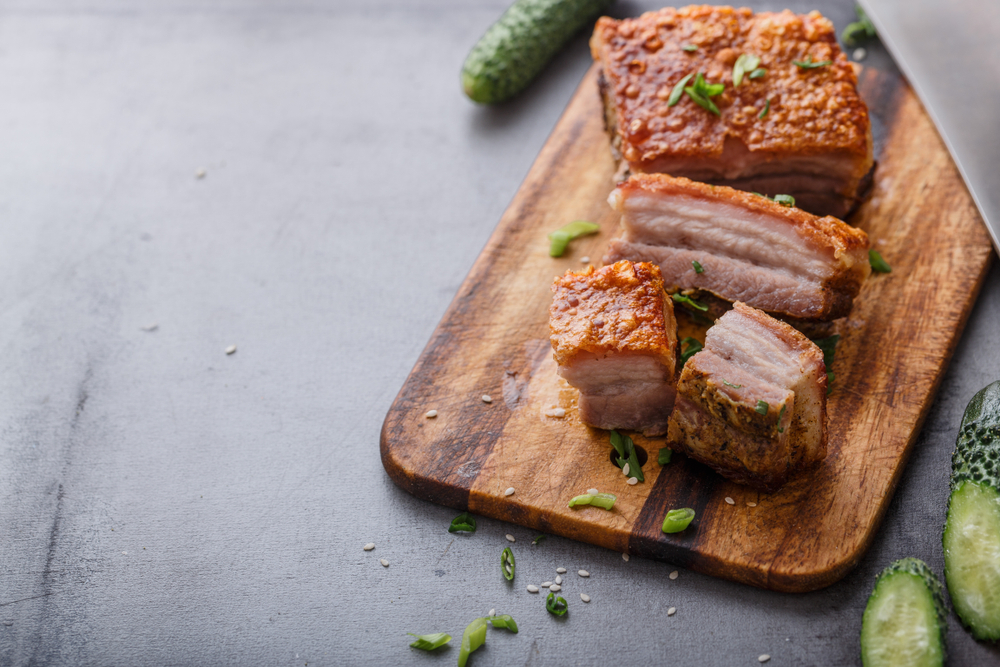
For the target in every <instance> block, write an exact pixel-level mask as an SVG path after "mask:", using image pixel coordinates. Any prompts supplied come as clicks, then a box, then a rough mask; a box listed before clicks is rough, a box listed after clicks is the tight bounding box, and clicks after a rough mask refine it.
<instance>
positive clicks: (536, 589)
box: [528, 584, 538, 593]
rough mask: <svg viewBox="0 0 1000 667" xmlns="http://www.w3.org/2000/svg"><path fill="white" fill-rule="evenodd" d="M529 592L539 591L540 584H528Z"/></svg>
mask: <svg viewBox="0 0 1000 667" xmlns="http://www.w3.org/2000/svg"><path fill="white" fill-rule="evenodd" d="M528 592H529V593H537V592H538V586H536V585H534V584H528Z"/></svg>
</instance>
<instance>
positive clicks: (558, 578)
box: [556, 574, 562, 584]
mask: <svg viewBox="0 0 1000 667" xmlns="http://www.w3.org/2000/svg"><path fill="white" fill-rule="evenodd" d="M556 583H557V584H562V575H561V574H557V575H556Z"/></svg>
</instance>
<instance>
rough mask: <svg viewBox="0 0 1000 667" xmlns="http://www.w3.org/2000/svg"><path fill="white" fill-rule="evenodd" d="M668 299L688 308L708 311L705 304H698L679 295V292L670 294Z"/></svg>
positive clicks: (687, 297)
mask: <svg viewBox="0 0 1000 667" xmlns="http://www.w3.org/2000/svg"><path fill="white" fill-rule="evenodd" d="M670 297H671V298H672V299H673V300H674V301H676V302H677V303H679V304H682V305H685V306H690V307H691V308H697V309H698V310H702V311H706V310H708V306H706V305H705V304H703V303H699V302H697V301H695V300H694V299H692V298H691V297H689V296H685V295H683V294H681V293H680V292H677V293H675V294H671V295H670Z"/></svg>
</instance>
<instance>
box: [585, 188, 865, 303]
mask: <svg viewBox="0 0 1000 667" xmlns="http://www.w3.org/2000/svg"><path fill="white" fill-rule="evenodd" d="M608 202H609V203H610V204H611V206H612V208H614V209H615V210H617V211H618V212H619V213H621V216H622V217H621V224H622V230H623V232H622V235H621V236H620V237H619V238H618V239H616V240H614V241H612V242H611V245H610V246H609V248H608V252H607V255H606V256H605V258H604V261H605V262H614V261H618V260H621V259H630V260H632V261H636V262H638V261H642V262H651V263H654V264H657V265H658V266H659V267H660V270H661V271H662V273H663V281H664V283H665V285H666V289H667V291H668V292H676V291H687V290H702V291H706V292H711V293H712V294H714V295H716V296H718V297H720V298H722V299H726V300H727V301H743V302H744V303H747V304H749V305H751V306H753V307H755V308H760V309H761V310H765V311H767V312H769V313H774V314H778V315H781V316H784V317H791V318H797V319H800V320H813V321H824V322H828V321H830V320H833V319H836V318H838V317H843V316H844V315H847V313H849V312H850V310H851V305H852V304H853V302H854V297H856V296H857V295H858V292H859V291H860V289H861V284H862V283H863V282H864V280H865V278H867V277H868V275H869V274H870V273H871V265H870V264H869V262H868V235H867V234H865V233H864V232H863V231H861V230H860V229H856V228H854V227H851V226H850V225H848V224H846V223H844V222H841V221H840V220H837V219H836V218H833V217H829V216H827V217H825V218H818V217H816V216H814V215H812V214H811V213H807V212H805V211H803V210H801V209H798V208H795V207H792V206H782V205H781V204H778V203H776V202H773V201H771V200H770V199H767V198H766V197H761V196H758V195H755V194H750V193H746V192H741V191H739V190H734V189H733V188H729V187H726V186H713V185H706V184H704V183H695V182H694V181H690V180H688V179H686V178H674V177H671V176H666V175H664V174H638V175H635V176H632V177H630V178H629V179H628V180H627V181H625V182H624V183H622V184H620V185H619V186H618V187H617V188H616V189H615V190H614V191H612V193H611V196H610V197H609V199H608ZM694 262H698V266H700V268H701V272H700V273H699V272H698V271H697V270H696V269H695V264H694Z"/></svg>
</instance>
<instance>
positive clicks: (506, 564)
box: [500, 547, 514, 581]
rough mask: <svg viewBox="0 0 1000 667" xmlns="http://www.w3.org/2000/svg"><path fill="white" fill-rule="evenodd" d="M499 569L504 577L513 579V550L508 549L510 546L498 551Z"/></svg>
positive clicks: (508, 579)
mask: <svg viewBox="0 0 1000 667" xmlns="http://www.w3.org/2000/svg"><path fill="white" fill-rule="evenodd" d="M500 570H501V571H502V572H503V576H504V579H506V580H507V581H514V552H513V551H511V550H510V547H507V548H505V549H504V550H503V551H501V552H500Z"/></svg>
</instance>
